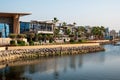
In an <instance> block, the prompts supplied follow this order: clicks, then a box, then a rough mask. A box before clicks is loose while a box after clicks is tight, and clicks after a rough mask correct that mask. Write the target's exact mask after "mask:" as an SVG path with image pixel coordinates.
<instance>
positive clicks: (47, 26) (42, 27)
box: [30, 21, 54, 34]
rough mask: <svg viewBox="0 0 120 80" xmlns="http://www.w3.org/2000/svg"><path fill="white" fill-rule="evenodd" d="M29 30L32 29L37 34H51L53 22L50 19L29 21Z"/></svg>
mask: <svg viewBox="0 0 120 80" xmlns="http://www.w3.org/2000/svg"><path fill="white" fill-rule="evenodd" d="M30 30H33V31H34V32H35V33H37V34H38V33H41V34H53V33H54V23H53V22H52V21H31V22H30Z"/></svg>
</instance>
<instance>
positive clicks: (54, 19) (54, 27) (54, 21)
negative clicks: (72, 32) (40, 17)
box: [52, 17, 59, 35]
mask: <svg viewBox="0 0 120 80" xmlns="http://www.w3.org/2000/svg"><path fill="white" fill-rule="evenodd" d="M58 21H59V20H58V19H57V17H54V18H53V20H52V22H53V25H54V26H53V31H54V32H55V29H56V23H57V22H58ZM53 35H55V33H53Z"/></svg>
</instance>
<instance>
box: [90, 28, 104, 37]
mask: <svg viewBox="0 0 120 80" xmlns="http://www.w3.org/2000/svg"><path fill="white" fill-rule="evenodd" d="M91 32H92V35H93V36H94V37H95V39H103V38H104V32H105V28H104V27H103V26H101V27H99V26H97V27H93V28H92V31H91Z"/></svg>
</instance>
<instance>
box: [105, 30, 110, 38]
mask: <svg viewBox="0 0 120 80" xmlns="http://www.w3.org/2000/svg"><path fill="white" fill-rule="evenodd" d="M105 39H110V32H109V28H106V29H105Z"/></svg>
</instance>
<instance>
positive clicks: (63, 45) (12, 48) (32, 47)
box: [8, 43, 100, 50]
mask: <svg viewBox="0 0 120 80" xmlns="http://www.w3.org/2000/svg"><path fill="white" fill-rule="evenodd" d="M99 45H100V44H99V43H83V44H60V45H39V46H14V47H8V50H15V49H36V48H56V47H62V48H64V47H78V46H99Z"/></svg>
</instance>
